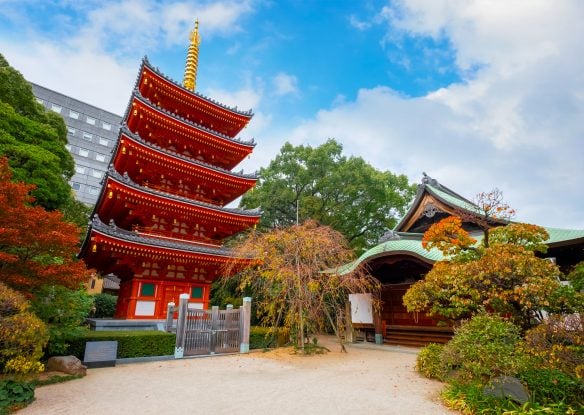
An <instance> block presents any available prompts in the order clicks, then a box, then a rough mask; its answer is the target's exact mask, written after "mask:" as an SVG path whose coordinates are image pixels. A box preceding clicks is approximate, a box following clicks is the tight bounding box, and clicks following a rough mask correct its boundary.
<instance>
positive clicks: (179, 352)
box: [174, 294, 189, 359]
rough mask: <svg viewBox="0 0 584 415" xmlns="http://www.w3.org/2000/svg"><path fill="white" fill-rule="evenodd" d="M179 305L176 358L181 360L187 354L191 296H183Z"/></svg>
mask: <svg viewBox="0 0 584 415" xmlns="http://www.w3.org/2000/svg"><path fill="white" fill-rule="evenodd" d="M179 298H180V300H179V303H178V319H177V321H176V345H175V347H174V358H175V359H181V358H182V357H183V355H184V352H185V339H186V335H185V334H186V333H185V332H186V328H187V315H188V313H189V295H188V294H181V295H180V296H179Z"/></svg>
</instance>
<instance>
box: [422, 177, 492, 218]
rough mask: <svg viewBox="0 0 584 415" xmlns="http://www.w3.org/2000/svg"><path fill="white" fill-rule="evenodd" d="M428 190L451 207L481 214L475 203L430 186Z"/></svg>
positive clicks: (427, 185) (427, 186)
mask: <svg viewBox="0 0 584 415" xmlns="http://www.w3.org/2000/svg"><path fill="white" fill-rule="evenodd" d="M426 188H427V189H428V190H429V191H430V193H433V194H434V196H436V197H438V198H439V199H442V200H443V201H444V202H445V203H447V204H449V205H451V206H454V207H458V208H460V209H464V210H468V211H470V212H473V213H478V214H481V211H480V210H479V209H478V208H477V207H476V206H475V205H474V204H473V203H471V202H470V201H468V200H466V199H464V198H463V197H462V196H460V197H458V195H455V194H450V193H447V192H445V191H443V190H440V189H439V188H437V187H435V186H432V185H429V184H426Z"/></svg>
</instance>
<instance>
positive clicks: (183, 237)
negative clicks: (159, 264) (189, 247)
mask: <svg viewBox="0 0 584 415" xmlns="http://www.w3.org/2000/svg"><path fill="white" fill-rule="evenodd" d="M132 230H133V231H134V232H135V233H137V234H138V235H142V236H155V237H157V238H164V239H167V240H176V241H181V242H190V243H193V244H196V245H206V246H212V247H221V245H222V244H223V243H222V241H221V240H219V239H212V238H206V237H201V236H193V235H190V234H187V233H179V232H173V231H167V230H162V229H155V228H153V227H151V226H140V225H132Z"/></svg>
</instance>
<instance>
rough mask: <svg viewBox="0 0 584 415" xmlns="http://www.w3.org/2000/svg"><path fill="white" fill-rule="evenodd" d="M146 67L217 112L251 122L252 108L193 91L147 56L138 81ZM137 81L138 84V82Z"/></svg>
mask: <svg viewBox="0 0 584 415" xmlns="http://www.w3.org/2000/svg"><path fill="white" fill-rule="evenodd" d="M144 69H147V70H148V71H149V72H150V73H151V74H152V75H154V76H156V77H157V78H158V79H160V80H161V81H163V82H166V83H167V84H169V85H172V86H174V87H175V88H177V89H178V90H180V91H182V92H184V93H186V94H188V95H189V96H191V97H193V98H194V99H196V100H198V101H203V102H205V103H206V104H208V105H210V106H212V107H213V108H215V109H216V111H217V112H219V113H225V112H227V113H229V114H232V115H233V116H236V117H238V118H240V119H241V120H247V121H246V122H249V120H250V119H251V118H252V117H253V111H252V110H248V111H242V110H239V109H237V108H234V107H229V106H227V105H225V104H221V103H220V102H217V101H215V100H213V99H211V98H209V97H207V96H205V95H202V94H200V93H198V92H195V91H191V90H189V89H186V88H185V87H184V86H182V85H181V84H180V83H178V82H176V81H174V80H173V79H171V78H169V77H168V76H166V75H165V74H163V73H162V72H160V70H158V69H157V68H155V67H153V66H152V65H151V64H150V62H149V61H148V59H147V58H144V59H143V60H142V66H141V68H140V75H139V77H138V82H139V80H140V79H141V78H142V75H143V72H144ZM138 82H137V84H138Z"/></svg>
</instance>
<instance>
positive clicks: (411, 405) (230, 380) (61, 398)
mask: <svg viewBox="0 0 584 415" xmlns="http://www.w3.org/2000/svg"><path fill="white" fill-rule="evenodd" d="M322 342H324V343H323V344H325V345H327V346H328V347H329V349H331V352H330V353H327V354H325V355H318V356H311V357H302V356H297V355H290V353H289V351H288V350H282V349H279V350H275V351H271V352H267V353H263V352H254V353H251V354H248V355H229V356H216V357H212V358H196V359H183V360H171V361H162V362H149V363H136V364H127V365H119V366H117V367H113V368H102V369H90V370H88V375H87V376H86V377H85V378H83V379H78V380H73V381H69V382H65V383H61V384H55V385H49V386H44V387H40V388H38V389H37V390H36V400H35V402H33V403H32V404H31V405H30V406H28V407H27V408H25V409H23V410H22V411H19V412H18V414H20V415H31V414H39V415H40V414H42V415H51V414H63V415H64V414H76V415H77V414H82V415H93V414H96V415H102V414H107V415H116V414H136V415H138V414H139V415H142V414H203V413H205V414H209V413H211V414H238V413H239V414H278V415H284V414H295V415H297V414H361V413H367V414H425V415H433V414H436V415H438V414H454V413H455V412H452V411H449V410H447V409H446V408H445V407H443V406H442V405H441V404H440V402H439V397H438V395H439V391H440V389H441V388H442V384H441V383H439V382H435V381H431V380H428V379H425V378H422V377H420V376H419V375H418V374H417V373H416V372H415V371H414V369H413V368H414V365H415V359H416V353H415V351H416V350H415V349H409V348H397V347H394V348H387V347H384V348H382V347H374V346H373V347H367V345H365V346H364V345H354V346H353V345H351V346H349V353H346V354H345V353H340V351H339V346H338V345H334V344H331V343H329V342H330V339H323V340H322Z"/></svg>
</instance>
